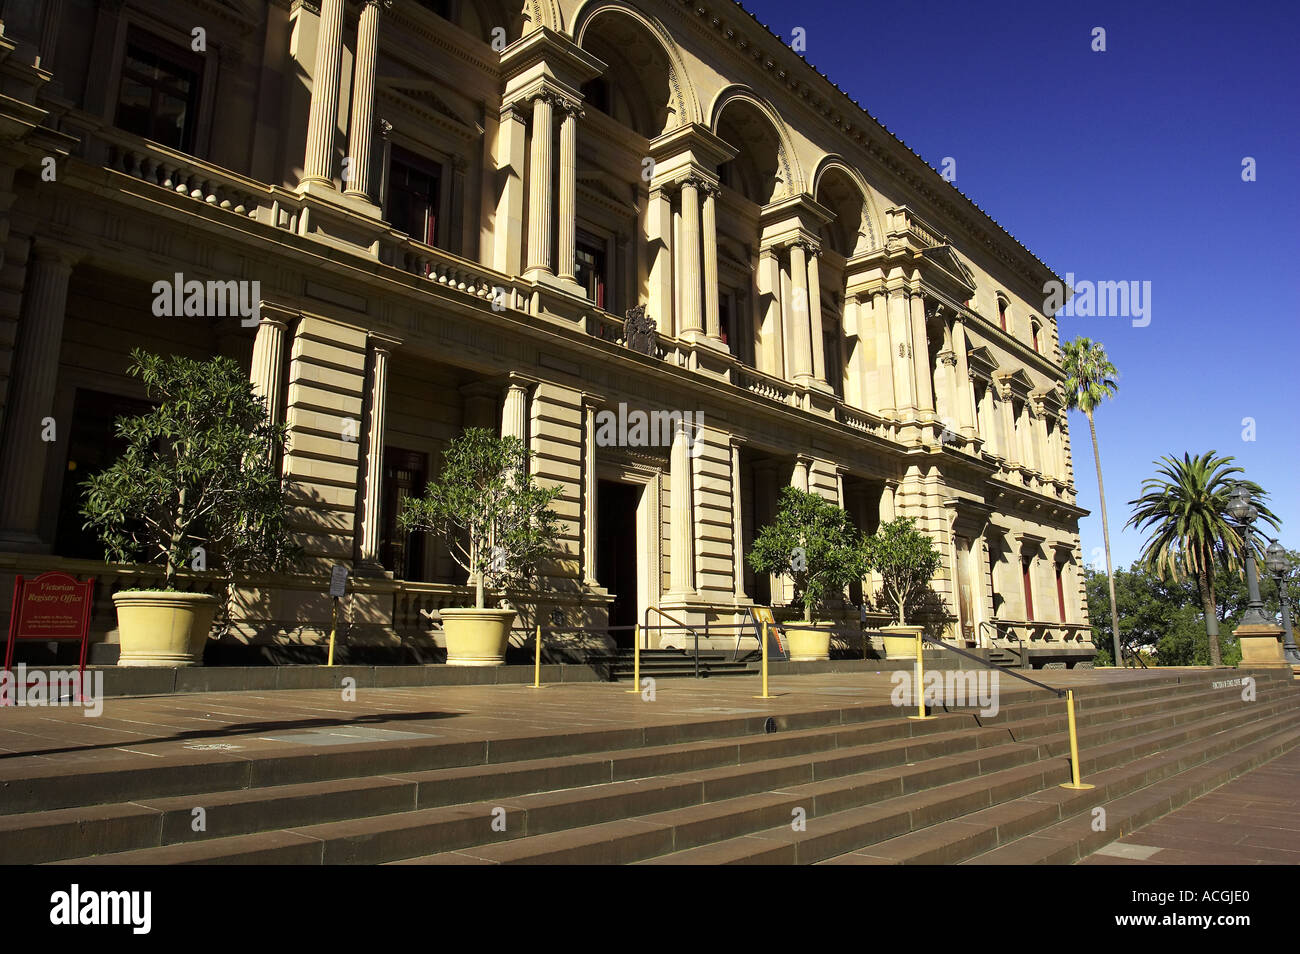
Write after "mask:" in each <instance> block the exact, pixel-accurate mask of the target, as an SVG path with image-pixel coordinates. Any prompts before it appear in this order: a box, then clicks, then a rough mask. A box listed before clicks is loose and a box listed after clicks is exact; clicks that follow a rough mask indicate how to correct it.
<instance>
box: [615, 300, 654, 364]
mask: <svg viewBox="0 0 1300 954" xmlns="http://www.w3.org/2000/svg"><path fill="white" fill-rule="evenodd" d="M623 340H624V342H626V343H627V346H628V347H629V348H631V349H632V350H633V351H636V352H638V353H639V354H647V355H650V356H651V357H654V354H655V351H656V349H657V347H658V335H657V334H656V332H655V321H654V319H653V318H650V317H649V316H647V315H646V313H645V305H636V306H634V307H632V308H629V309H628V310H627V314H626V315H625V316H624V318H623Z"/></svg>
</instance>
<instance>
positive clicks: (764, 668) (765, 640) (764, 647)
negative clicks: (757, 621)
mask: <svg viewBox="0 0 1300 954" xmlns="http://www.w3.org/2000/svg"><path fill="white" fill-rule="evenodd" d="M761 639H762V642H763V647H762V649H763V694H762V695H761V696H755V697H754V698H755V699H771V698H772V697H771V696H770V695H769V694H768V691H767V622H766V621H764V622H763V635H762V637H761Z"/></svg>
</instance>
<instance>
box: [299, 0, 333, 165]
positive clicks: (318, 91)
mask: <svg viewBox="0 0 1300 954" xmlns="http://www.w3.org/2000/svg"><path fill="white" fill-rule="evenodd" d="M319 29H320V33H319V34H317V37H316V66H315V70H314V73H313V75H312V82H311V111H310V112H309V113H308V116H307V149H306V152H305V153H304V155H303V161H302V169H303V171H302V180H301V181H302V182H304V183H306V182H315V183H319V184H321V185H326V186H331V187H332V186H333V185H334V127H335V126H336V125H337V123H338V113H339V71H340V68H341V61H342V56H343V0H321V5H320V25H319Z"/></svg>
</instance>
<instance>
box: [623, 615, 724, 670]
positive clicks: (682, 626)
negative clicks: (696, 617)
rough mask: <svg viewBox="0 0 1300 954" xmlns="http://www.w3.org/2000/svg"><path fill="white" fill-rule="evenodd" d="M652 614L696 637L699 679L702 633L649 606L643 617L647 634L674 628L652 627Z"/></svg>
mask: <svg viewBox="0 0 1300 954" xmlns="http://www.w3.org/2000/svg"><path fill="white" fill-rule="evenodd" d="M651 613H658V614H659V615H660V616H662V617H663V618H664V619H666V620H668V621H669V622H671V623H675V624H676V627H677V628H678V629H683V630H685V631H686V632H688V633H690V634H691V635H692V636H693V637H695V678H696V679H699V678H700V632H699V630H697V629H695V628H693V627H691V626H688V625H687V624H686V623H683V622H682V621H681V620H679V619H676V618H674V617H673V616H671V615H669V614H668V613H665V612H664V611H663V610H661V609H660V608H659V607H657V606H647V607H646V608H645V615H644V616H643V620H644V623H643V628H644V629H645V630H646V632H649V631H650V630H651V629H656V630H663V629H672V628H673V627H671V626H653V627H652V626H651V625H650V614H651ZM707 625H708V623H707V622H706V623H705V626H707ZM706 638H707V637H706ZM639 642H640V641H639V640H638V644H639ZM638 652H639V645H638Z"/></svg>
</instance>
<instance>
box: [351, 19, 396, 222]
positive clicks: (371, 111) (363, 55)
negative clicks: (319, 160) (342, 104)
mask: <svg viewBox="0 0 1300 954" xmlns="http://www.w3.org/2000/svg"><path fill="white" fill-rule="evenodd" d="M392 3H393V0H365V3H363V4H362V6H361V19H360V22H359V23H358V25H357V55H356V63H355V65H354V67H353V70H352V117H351V120H350V121H349V123H348V157H349V158H350V159H351V160H352V161H351V163H349V165H348V169H349V176H348V181H347V183H346V184H345V185H344V188H343V191H344V193H345V194H347V195H355V196H360V197H361V198H363V199H366V200H369V199H370V198H371V195H370V145H371V143H372V142H373V140H374V126H375V66H376V64H377V63H378V60H379V11H380V8H381V7H390V6H392Z"/></svg>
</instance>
